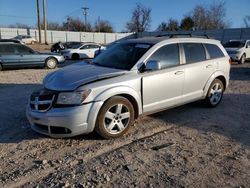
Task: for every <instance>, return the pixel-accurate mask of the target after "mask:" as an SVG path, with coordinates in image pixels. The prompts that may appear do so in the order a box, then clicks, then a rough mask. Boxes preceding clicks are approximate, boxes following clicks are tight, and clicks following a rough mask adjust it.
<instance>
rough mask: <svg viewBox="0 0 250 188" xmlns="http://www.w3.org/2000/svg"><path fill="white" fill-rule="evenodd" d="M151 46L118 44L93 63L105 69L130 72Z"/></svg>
mask: <svg viewBox="0 0 250 188" xmlns="http://www.w3.org/2000/svg"><path fill="white" fill-rule="evenodd" d="M151 46H152V45H151V44H141V43H140V44H139V43H118V44H115V45H112V46H111V47H110V48H108V49H107V50H105V51H104V52H103V53H101V54H100V55H98V56H97V57H96V58H95V59H94V60H93V63H94V64H96V65H99V66H104V67H110V68H116V69H123V70H130V69H131V68H132V67H133V66H134V65H135V63H136V62H137V61H138V60H139V59H140V58H141V57H142V56H143V55H144V54H145V53H146V52H147V51H148V49H149V48H150V47H151Z"/></svg>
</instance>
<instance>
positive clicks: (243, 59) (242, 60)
mask: <svg viewBox="0 0 250 188" xmlns="http://www.w3.org/2000/svg"><path fill="white" fill-rule="evenodd" d="M245 62H246V54H243V55H242V56H241V58H240V61H239V64H244V63H245Z"/></svg>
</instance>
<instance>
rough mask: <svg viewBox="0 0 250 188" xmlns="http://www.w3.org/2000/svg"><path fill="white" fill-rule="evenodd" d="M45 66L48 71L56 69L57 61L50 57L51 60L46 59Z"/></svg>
mask: <svg viewBox="0 0 250 188" xmlns="http://www.w3.org/2000/svg"><path fill="white" fill-rule="evenodd" d="M45 65H46V67H47V68H48V69H54V68H56V65H57V60H56V59H55V58H53V57H50V58H48V59H46V61H45Z"/></svg>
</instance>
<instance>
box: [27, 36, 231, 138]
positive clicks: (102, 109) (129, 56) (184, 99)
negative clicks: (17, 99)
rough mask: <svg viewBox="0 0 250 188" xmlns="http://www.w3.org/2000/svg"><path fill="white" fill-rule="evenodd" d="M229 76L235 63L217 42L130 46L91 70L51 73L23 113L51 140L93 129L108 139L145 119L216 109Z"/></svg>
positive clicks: (80, 67)
mask: <svg viewBox="0 0 250 188" xmlns="http://www.w3.org/2000/svg"><path fill="white" fill-rule="evenodd" d="M229 71H230V57H229V56H228V54H227V52H226V51H225V49H224V48H223V47H222V45H221V43H220V42H219V41H217V40H212V39H203V38H192V37H188V38H187V37H186V38H176V37H173V38H167V37H152V38H141V39H132V40H127V41H125V42H121V43H118V44H116V45H114V46H112V47H111V48H109V49H107V50H105V51H103V52H102V53H101V54H99V55H98V56H97V57H96V58H95V59H94V60H93V62H92V63H90V64H87V63H84V62H82V63H78V64H74V65H71V66H67V67H64V68H62V69H60V70H57V71H55V72H52V73H50V74H48V75H47V76H46V77H45V79H44V81H43V84H44V89H42V90H40V91H36V92H34V93H32V95H31V97H30V100H29V104H28V106H27V111H26V113H27V117H28V119H29V121H30V123H31V127H32V129H34V130H35V131H37V132H39V133H42V134H45V135H49V136H52V137H70V136H75V135H80V134H87V133H90V132H92V131H93V130H96V131H97V132H98V133H99V134H100V135H101V136H102V137H104V138H115V137H119V136H121V135H123V134H125V133H126V132H127V131H128V129H129V127H130V126H131V125H132V124H133V123H134V120H135V119H136V118H137V117H138V116H139V115H141V114H145V113H147V114H148V113H153V112H155V111H160V110H164V109H167V108H171V107H175V106H179V105H183V104H185V103H189V102H193V101H197V100H201V99H202V100H204V101H205V102H206V103H207V104H208V105H209V106H211V107H215V106H217V105H218V104H219V103H220V101H221V99H222V96H223V92H224V91H225V89H226V87H227V86H228V82H229Z"/></svg>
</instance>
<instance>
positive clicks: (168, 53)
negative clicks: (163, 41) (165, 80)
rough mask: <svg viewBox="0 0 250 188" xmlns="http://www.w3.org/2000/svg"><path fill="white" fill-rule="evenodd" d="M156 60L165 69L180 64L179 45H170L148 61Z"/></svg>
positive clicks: (154, 54)
mask: <svg viewBox="0 0 250 188" xmlns="http://www.w3.org/2000/svg"><path fill="white" fill-rule="evenodd" d="M150 60H154V61H158V62H160V63H161V64H162V67H163V68H167V67H172V66H175V65H179V64H180V58H179V47H178V44H169V45H166V46H163V47H161V48H159V49H158V50H156V52H154V53H153V55H151V57H150V58H149V59H148V61H150Z"/></svg>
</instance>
